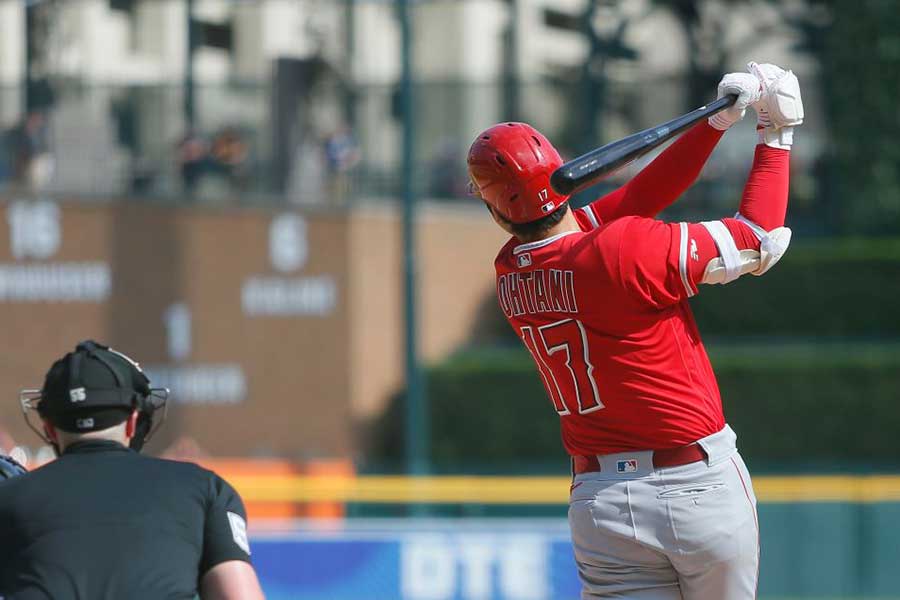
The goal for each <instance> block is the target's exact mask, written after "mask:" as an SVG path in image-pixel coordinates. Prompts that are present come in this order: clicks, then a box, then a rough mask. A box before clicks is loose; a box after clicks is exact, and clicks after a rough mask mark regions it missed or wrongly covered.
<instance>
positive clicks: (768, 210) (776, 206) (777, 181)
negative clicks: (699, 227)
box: [739, 144, 791, 231]
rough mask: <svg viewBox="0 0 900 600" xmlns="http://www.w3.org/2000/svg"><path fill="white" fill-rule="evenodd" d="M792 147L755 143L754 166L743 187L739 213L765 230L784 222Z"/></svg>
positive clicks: (779, 225)
mask: <svg viewBox="0 0 900 600" xmlns="http://www.w3.org/2000/svg"><path fill="white" fill-rule="evenodd" d="M790 159H791V153H790V151H789V150H783V149H781V148H772V147H770V146H766V145H765V144H759V145H758V146H756V154H755V156H754V157H753V167H752V168H751V169H750V174H749V175H748V177H747V183H746V185H745V186H744V194H743V196H742V197H741V206H740V209H739V212H740V214H741V215H742V216H743V217H744V218H746V219H748V220H750V221H752V222H753V223H756V224H757V225H759V226H760V227H762V228H763V229H764V230H766V231H771V230H772V229H775V228H776V227H781V226H782V225H784V217H785V214H786V213H787V203H788V188H789V183H790Z"/></svg>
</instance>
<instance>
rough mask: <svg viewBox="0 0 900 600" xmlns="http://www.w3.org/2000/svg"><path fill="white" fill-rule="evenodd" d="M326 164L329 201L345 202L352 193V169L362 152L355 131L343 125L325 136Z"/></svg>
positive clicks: (357, 162)
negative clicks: (354, 134)
mask: <svg viewBox="0 0 900 600" xmlns="http://www.w3.org/2000/svg"><path fill="white" fill-rule="evenodd" d="M324 150H325V166H326V167H327V170H328V179H327V182H328V201H329V202H333V203H343V202H344V201H345V200H347V196H348V195H349V193H350V189H351V186H350V183H351V171H352V170H353V168H354V167H356V165H358V164H359V161H360V158H361V154H360V151H359V145H358V144H357V142H356V138H355V137H354V136H353V133H352V132H351V131H350V130H349V129H348V128H346V127H342V128H340V129H338V130H337V131H335V132H334V133H332V134H331V135H330V136H328V137H327V138H325V145H324Z"/></svg>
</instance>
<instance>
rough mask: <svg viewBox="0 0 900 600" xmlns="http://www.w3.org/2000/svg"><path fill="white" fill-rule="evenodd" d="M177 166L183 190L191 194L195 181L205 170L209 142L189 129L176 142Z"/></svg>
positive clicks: (195, 184)
mask: <svg viewBox="0 0 900 600" xmlns="http://www.w3.org/2000/svg"><path fill="white" fill-rule="evenodd" d="M177 150H178V168H179V170H180V171H181V182H182V184H183V185H184V191H185V192H187V193H188V194H193V192H194V189H195V188H196V187H197V182H198V181H199V180H200V176H201V175H203V171H204V170H206V165H207V161H208V160H209V143H208V142H207V141H206V140H205V139H203V137H202V136H200V135H199V134H197V133H196V132H194V131H189V132H188V133H187V134H185V136H184V137H183V138H182V139H181V141H180V142H179V143H178V148H177Z"/></svg>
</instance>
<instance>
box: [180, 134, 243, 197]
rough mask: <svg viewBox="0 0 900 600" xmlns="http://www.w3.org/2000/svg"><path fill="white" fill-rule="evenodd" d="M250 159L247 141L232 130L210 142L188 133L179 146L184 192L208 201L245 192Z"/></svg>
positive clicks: (200, 136) (214, 137)
mask: <svg viewBox="0 0 900 600" xmlns="http://www.w3.org/2000/svg"><path fill="white" fill-rule="evenodd" d="M249 156H250V151H249V148H248V145H247V143H246V141H245V140H244V138H243V136H242V135H241V134H240V133H239V132H238V130H237V129H236V128H234V127H225V128H224V129H222V130H221V131H220V132H219V133H217V134H216V135H215V136H213V138H212V140H208V139H207V138H206V137H205V136H203V135H201V134H199V133H196V132H190V133H188V134H187V135H185V136H184V138H182V140H181V142H179V144H178V167H179V170H180V171H181V180H182V184H183V186H184V191H185V192H186V193H187V194H189V195H192V196H193V195H195V194H196V195H199V196H203V197H208V196H224V195H228V194H229V193H230V192H232V191H233V190H237V191H243V190H245V189H246V187H247V183H248V181H249V175H250V172H249ZM201 184H203V185H201Z"/></svg>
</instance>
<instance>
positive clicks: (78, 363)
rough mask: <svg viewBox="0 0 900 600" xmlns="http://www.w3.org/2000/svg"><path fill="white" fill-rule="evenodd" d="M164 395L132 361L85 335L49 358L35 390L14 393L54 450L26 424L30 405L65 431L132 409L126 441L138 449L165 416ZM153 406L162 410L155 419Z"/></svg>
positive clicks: (98, 425)
mask: <svg viewBox="0 0 900 600" xmlns="http://www.w3.org/2000/svg"><path fill="white" fill-rule="evenodd" d="M168 397H169V391H168V390H167V389H165V388H152V387H150V380H149V379H148V378H147V376H146V375H145V374H144V372H143V371H142V370H141V367H140V366H139V365H138V363H137V362H135V361H133V360H132V359H130V358H128V357H127V356H125V355H124V354H122V353H121V352H117V351H115V350H113V349H112V348H109V347H108V346H104V345H103V344H99V343H97V342H94V341H90V340H89V341H85V342H81V343H80V344H78V346H76V348H75V351H74V352H69V353H68V354H66V355H65V356H64V357H62V358H61V359H59V360H57V361H56V362H55V363H53V366H52V367H50V370H49V371H48V372H47V376H46V377H45V378H44V387H42V388H41V389H40V390H22V391H21V392H20V393H19V400H20V402H21V404H22V410H23V411H24V413H25V421H26V422H27V423H28V426H29V427H30V428H31V429H32V430H33V431H34V432H35V433H37V434H38V435H39V436H40V437H41V438H42V439H43V440H44V441H45V442H47V443H48V444H50V445H51V446H53V448H54V450H55V451H56V453H57V455H58V454H59V448H58V447H57V445H56V444H55V443H54V442H53V441H52V440H50V439H49V438H48V437H47V436H46V435H45V434H44V433H43V432H41V431H40V430H39V429H38V428H37V427H36V426H35V425H34V424H32V422H31V419H30V418H29V415H30V411H31V410H36V411H37V412H38V414H39V415H40V417H41V418H42V419H45V420H47V421H49V422H50V423H52V424H53V426H54V427H57V428H59V429H62V430H63V431H67V432H70V433H84V432H88V431H100V430H103V429H108V428H110V427H113V426H115V425H118V424H120V423H122V422H123V421H125V420H126V419H127V418H128V417H129V415H131V413H132V411H134V410H137V411H138V421H137V427H136V429H135V433H134V437H132V439H131V443H130V447H131V448H132V449H133V450H136V451H140V450H141V448H143V446H144V443H145V442H146V441H147V440H149V439H150V438H151V437H152V435H153V433H155V432H156V430H157V429H158V428H159V426H160V425H162V423H163V421H164V420H165V416H166V409H167V406H168V403H167V401H168ZM159 409H162V411H163V412H162V415H161V417H160V418H159V419H157V418H156V413H157V411H158V410H159ZM154 422H155V427H154Z"/></svg>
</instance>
